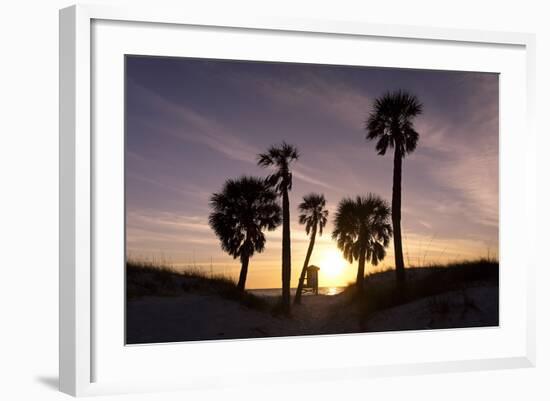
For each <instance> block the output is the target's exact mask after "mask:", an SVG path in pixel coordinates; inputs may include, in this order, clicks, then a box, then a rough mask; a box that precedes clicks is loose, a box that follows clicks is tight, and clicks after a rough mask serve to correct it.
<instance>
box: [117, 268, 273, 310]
mask: <svg viewBox="0 0 550 401" xmlns="http://www.w3.org/2000/svg"><path fill="white" fill-rule="evenodd" d="M190 292H193V293H197V294H204V295H215V296H220V297H222V298H224V299H228V300H232V301H236V302H239V303H240V304H242V305H243V306H246V307H248V308H252V309H258V310H267V309H269V307H270V306H269V304H268V302H267V301H265V300H264V299H263V298H261V297H258V296H256V295H254V294H251V293H249V292H246V291H245V292H241V291H239V289H238V288H237V284H236V282H235V281H234V280H232V279H231V278H229V277H226V276H223V275H210V274H207V273H205V272H204V271H202V270H200V269H197V268H188V269H183V270H178V269H176V268H174V267H173V266H171V265H170V264H169V263H167V262H151V261H145V260H128V261H127V262H126V296H127V299H128V300H132V299H137V298H141V297H145V296H161V297H170V296H172V297H173V296H178V295H180V294H183V293H190Z"/></svg>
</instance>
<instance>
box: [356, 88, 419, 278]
mask: <svg viewBox="0 0 550 401" xmlns="http://www.w3.org/2000/svg"><path fill="white" fill-rule="evenodd" d="M422 109H423V106H422V103H420V102H419V101H418V99H417V97H416V96H414V95H411V94H409V93H407V92H404V91H401V90H399V91H395V92H388V93H386V94H384V95H383V96H382V97H380V98H378V99H376V100H375V102H374V106H373V110H372V112H371V114H370V115H369V117H368V119H367V121H366V124H365V129H366V130H367V132H368V133H367V140H375V139H376V140H377V141H378V142H377V143H376V150H377V151H378V154H379V155H384V154H385V153H386V150H387V149H388V148H390V149H391V148H393V149H394V155H393V189H392V202H391V210H392V214H391V218H392V225H393V246H394V253H395V272H396V276H397V280H398V281H399V282H403V281H404V280H405V263H404V261H403V243H402V240H401V168H402V163H403V158H404V157H405V156H406V155H408V154H410V153H412V152H413V151H414V150H415V149H416V144H417V143H418V132H416V130H415V129H414V126H413V121H412V120H413V118H414V117H416V116H418V115H420V114H422Z"/></svg>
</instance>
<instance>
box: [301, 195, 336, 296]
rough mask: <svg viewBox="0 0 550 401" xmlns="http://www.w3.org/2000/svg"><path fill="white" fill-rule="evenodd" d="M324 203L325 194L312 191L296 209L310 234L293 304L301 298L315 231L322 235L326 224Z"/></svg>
mask: <svg viewBox="0 0 550 401" xmlns="http://www.w3.org/2000/svg"><path fill="white" fill-rule="evenodd" d="M325 205H326V200H325V196H324V195H322V194H314V193H311V194H309V195H306V196H304V198H303V201H302V203H300V205H298V210H299V211H300V224H305V226H306V234H307V235H311V237H310V238H309V246H308V248H307V253H306V259H305V260H304V266H303V267H302V272H301V273H300V279H299V280H298V288H297V289H296V295H295V296H294V303H295V304H299V303H300V301H301V299H302V289H303V288H304V280H305V277H306V271H307V267H308V265H309V259H310V258H311V253H312V252H313V245H314V244H315V236H316V235H317V231H319V235H323V228H324V227H325V225H326V224H327V217H328V210H327V209H326V208H325Z"/></svg>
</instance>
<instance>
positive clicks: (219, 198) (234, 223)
mask: <svg viewBox="0 0 550 401" xmlns="http://www.w3.org/2000/svg"><path fill="white" fill-rule="evenodd" d="M210 207H211V208H212V213H211V214H210V216H209V218H208V222H209V224H210V227H212V229H213V230H214V232H215V233H216V235H217V236H218V238H219V239H220V243H221V247H222V249H223V250H224V251H225V252H227V253H228V254H230V255H231V256H233V258H234V259H237V258H240V261H241V273H240V275H239V282H238V284H237V285H238V287H239V289H240V290H241V291H244V288H245V283H246V275H247V273H248V262H249V260H250V258H251V257H252V255H254V252H258V253H260V252H262V251H263V250H264V247H265V241H266V239H265V235H264V233H263V230H268V231H273V230H275V229H276V228H277V226H279V225H280V224H281V208H280V206H279V204H278V202H277V193H276V192H275V191H274V190H273V189H272V188H270V187H269V186H268V185H267V184H266V182H265V180H263V179H261V178H256V177H244V176H243V177H241V178H238V179H234V180H227V181H226V182H225V184H224V186H223V189H222V191H221V192H220V193H215V194H213V195H212V197H211V198H210Z"/></svg>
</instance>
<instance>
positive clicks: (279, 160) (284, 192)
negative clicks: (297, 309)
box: [258, 142, 299, 313]
mask: <svg viewBox="0 0 550 401" xmlns="http://www.w3.org/2000/svg"><path fill="white" fill-rule="evenodd" d="M298 157H299V155H298V150H297V149H296V147H294V146H292V145H289V144H287V143H286V142H283V143H282V144H280V145H274V146H271V147H270V148H269V149H268V150H267V152H266V153H260V154H259V155H258V165H259V166H261V167H275V168H276V171H275V173H273V174H271V175H270V176H268V177H267V180H266V182H267V183H268V184H269V185H271V186H272V187H273V188H275V190H276V191H277V192H278V193H279V194H280V195H281V197H282V199H283V241H282V307H283V311H284V312H285V313H288V312H289V311H290V274H291V256H290V255H291V253H290V205H289V200H288V192H289V191H290V190H292V172H291V171H290V164H291V163H292V162H293V161H295V160H298Z"/></svg>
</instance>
